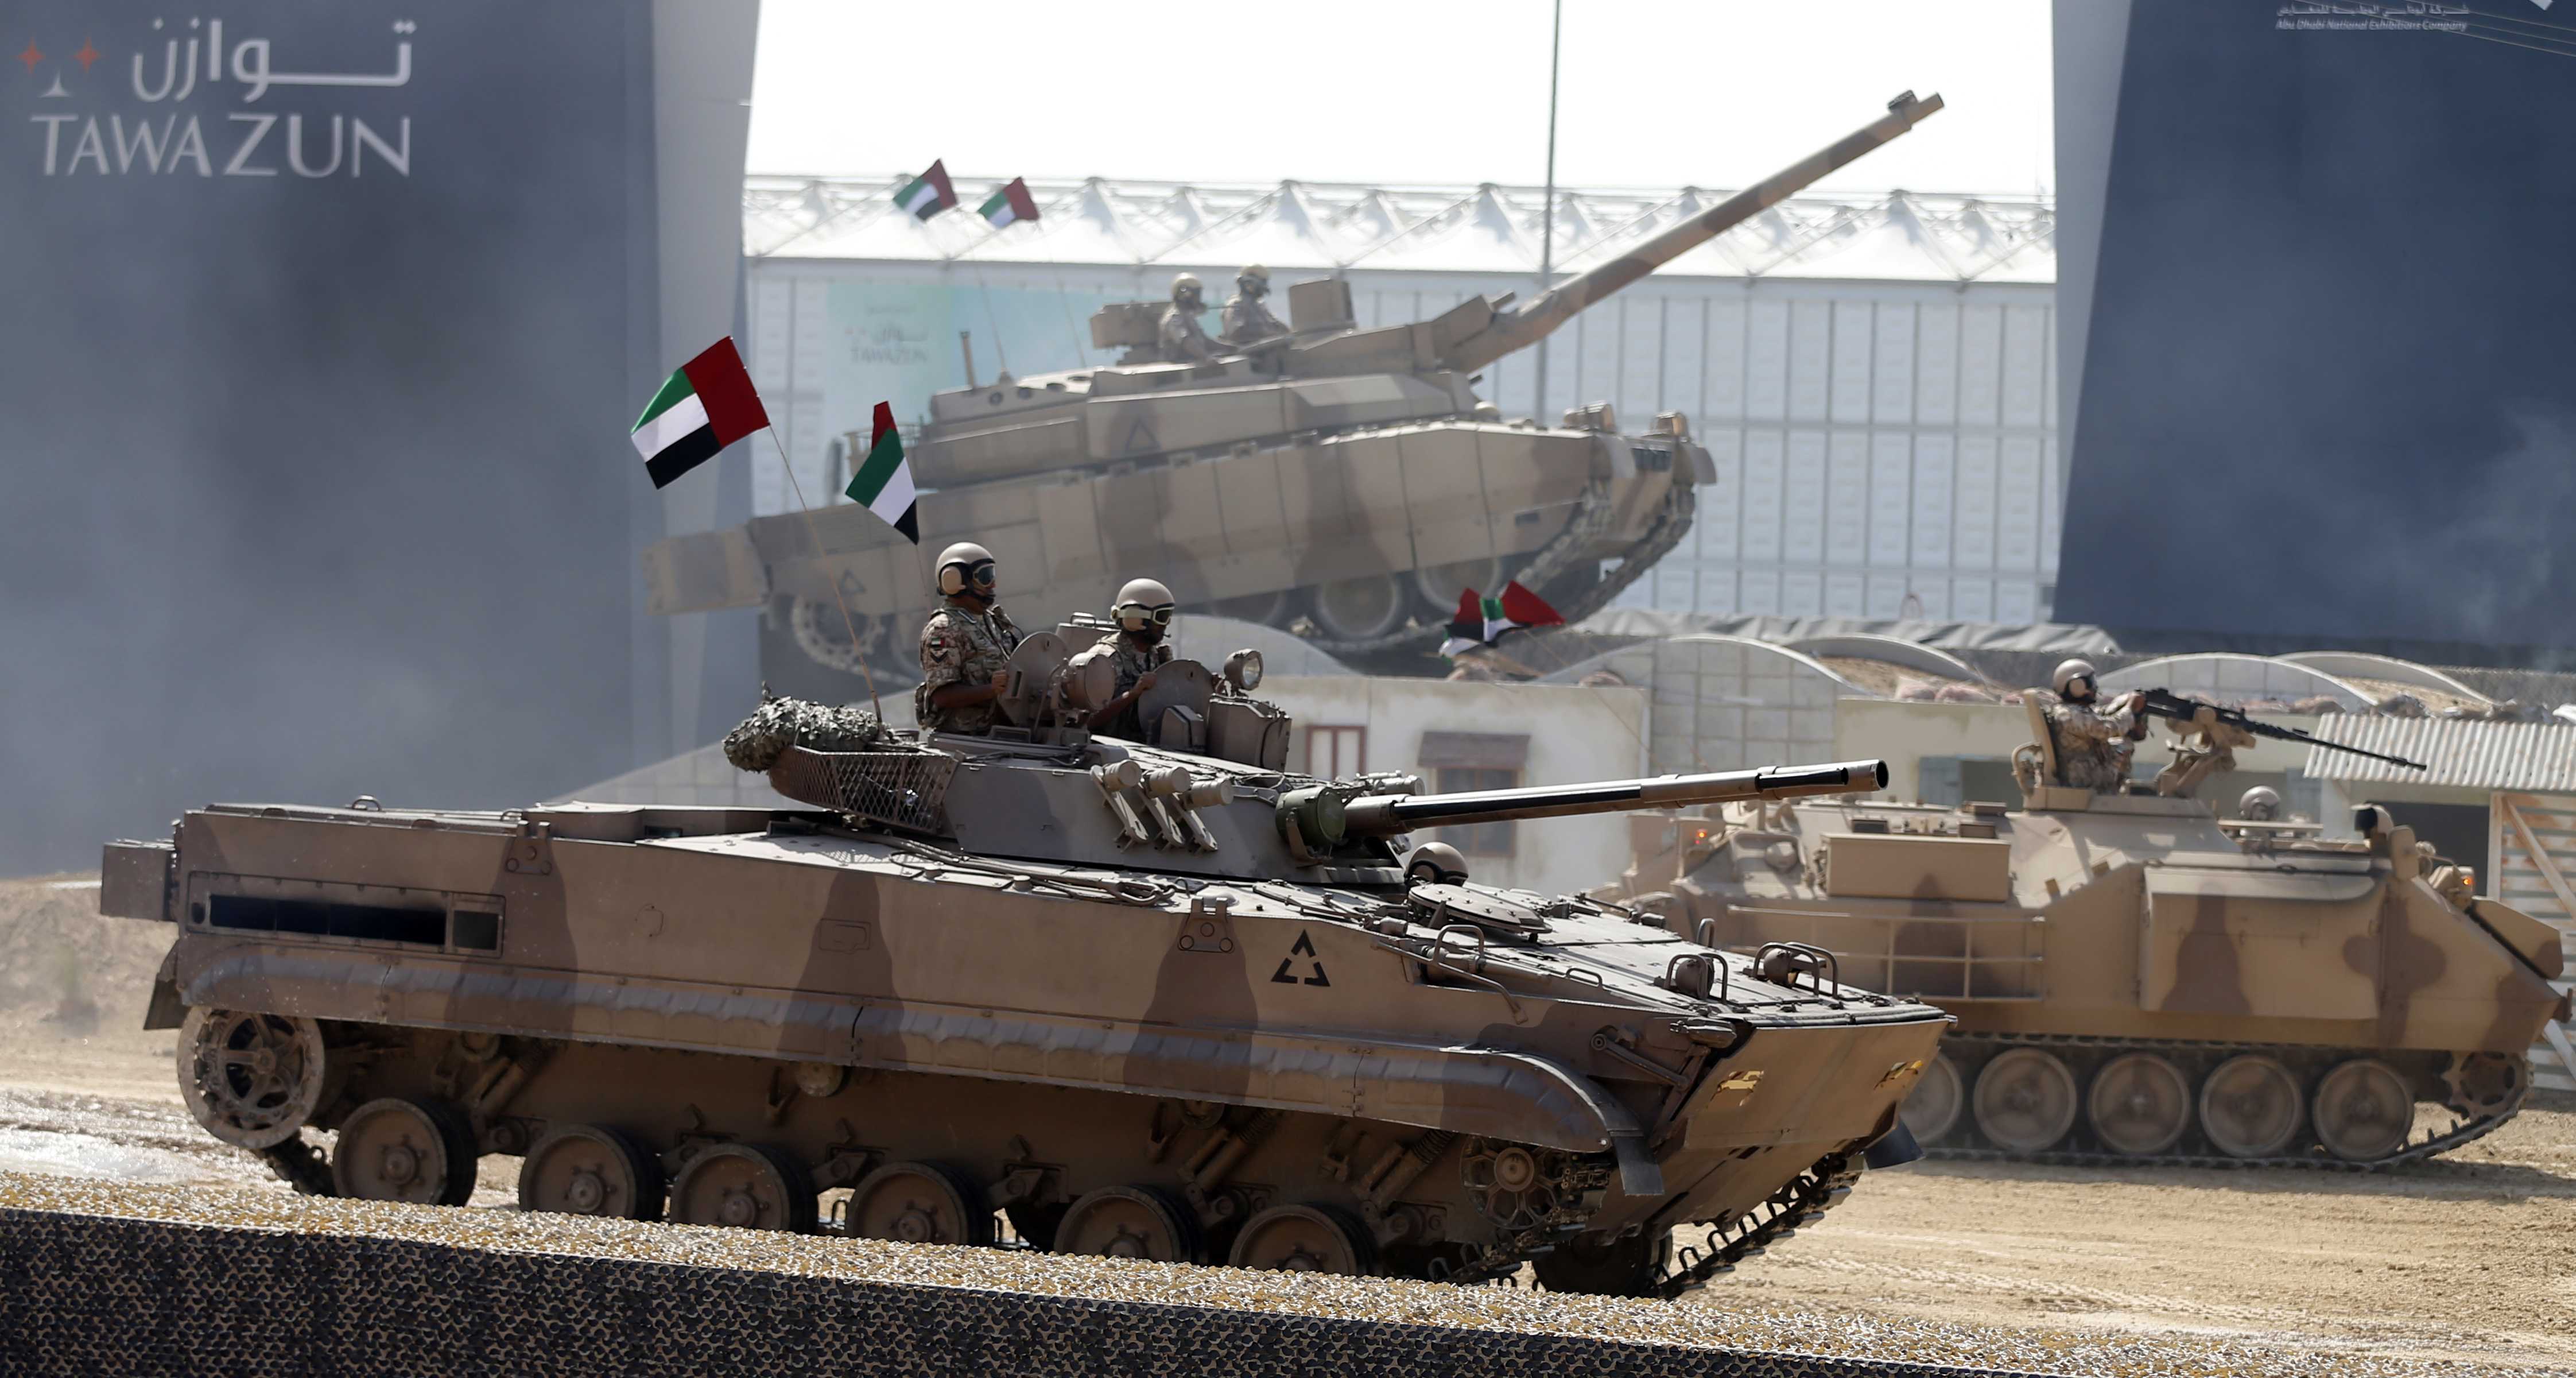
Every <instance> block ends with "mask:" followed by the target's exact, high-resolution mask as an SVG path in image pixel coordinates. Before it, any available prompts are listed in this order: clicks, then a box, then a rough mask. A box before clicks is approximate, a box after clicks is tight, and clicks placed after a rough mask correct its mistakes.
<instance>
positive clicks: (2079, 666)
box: [2048, 660, 2102, 699]
mask: <svg viewBox="0 0 2576 1378" xmlns="http://www.w3.org/2000/svg"><path fill="white" fill-rule="evenodd" d="M2079 679H2080V680H2083V681H2085V683H2086V685H2087V686H2088V688H2094V689H2098V688H2100V687H2101V683H2102V681H2101V680H2100V679H2099V678H2097V677H2096V676H2095V675H2094V673H2093V662H2092V661H2089V660H2061V661H2059V662H2058V663H2057V673H2055V674H2052V675H2050V676H2049V677H2048V687H2049V688H2051V689H2054V690H2056V691H2057V696H2058V697H2059V698H2061V699H2065V698H2073V697H2074V695H2073V694H2070V693H2068V692H2067V690H2068V688H2069V687H2070V686H2072V685H2073V684H2074V683H2075V681H2077V680H2079Z"/></svg>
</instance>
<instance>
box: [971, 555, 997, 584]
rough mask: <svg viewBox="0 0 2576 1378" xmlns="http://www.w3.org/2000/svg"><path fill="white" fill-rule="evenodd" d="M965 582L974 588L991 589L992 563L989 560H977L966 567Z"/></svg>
mask: <svg viewBox="0 0 2576 1378" xmlns="http://www.w3.org/2000/svg"><path fill="white" fill-rule="evenodd" d="M966 582H967V583H968V584H969V585H970V586H972V587H975V588H987V589H988V588H991V587H992V586H993V562H992V561H990V560H977V561H976V562H975V563H973V564H971V565H968V566H966Z"/></svg>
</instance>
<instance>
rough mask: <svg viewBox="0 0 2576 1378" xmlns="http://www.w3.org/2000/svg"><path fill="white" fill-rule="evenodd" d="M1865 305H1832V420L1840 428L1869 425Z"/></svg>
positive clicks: (1868, 312) (1867, 310)
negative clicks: (1843, 426) (1842, 426)
mask: <svg viewBox="0 0 2576 1378" xmlns="http://www.w3.org/2000/svg"><path fill="white" fill-rule="evenodd" d="M1875 314H1876V313H1875V312H1873V311H1872V310H1871V309H1870V304H1869V303H1868V302H1865V301H1838V302H1835V303H1834V346H1833V355H1834V381H1833V418H1834V420H1835V421H1836V422H1837V423H1839V424H1842V425H1846V426H1856V425H1865V424H1867V423H1868V421H1869V394H1870V381H1871V380H1870V343H1871V340H1870V335H1871V317H1872V316H1873V315H1875Z"/></svg>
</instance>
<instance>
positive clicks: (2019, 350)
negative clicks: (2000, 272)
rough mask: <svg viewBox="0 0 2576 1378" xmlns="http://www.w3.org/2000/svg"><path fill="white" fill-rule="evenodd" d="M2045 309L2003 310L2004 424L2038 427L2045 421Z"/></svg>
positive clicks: (2043, 307) (2025, 307)
mask: <svg viewBox="0 0 2576 1378" xmlns="http://www.w3.org/2000/svg"><path fill="white" fill-rule="evenodd" d="M2047 358H2048V308H2047V307H2045V306H2008V307H2005V308H2004V343H2003V412H2002V416H2003V424H2005V425H2007V426H2037V425H2039V424H2040V422H2041V421H2042V420H2044V419H2045V408H2046V405H2047V402H2046V398H2045V397H2044V395H2043V394H2044V392H2045V389H2046V387H2047V383H2048V369H2047V363H2046V361H2047Z"/></svg>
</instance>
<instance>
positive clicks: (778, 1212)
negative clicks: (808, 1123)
mask: <svg viewBox="0 0 2576 1378" xmlns="http://www.w3.org/2000/svg"><path fill="white" fill-rule="evenodd" d="M671 1219H672V1221H673V1222H674V1223H677V1224H682V1225H731V1226H735V1227H737V1228H740V1229H747V1230H786V1231H788V1232H790V1233H796V1234H801V1233H804V1232H806V1231H809V1230H811V1229H813V1228H814V1179H813V1178H812V1176H810V1175H809V1174H808V1173H807V1172H806V1171H805V1165H804V1164H802V1163H799V1162H797V1161H796V1160H795V1159H793V1158H790V1157H788V1156H787V1155H786V1154H784V1153H781V1152H779V1151H778V1150H777V1149H774V1148H771V1147H769V1146H768V1145H767V1144H717V1145H716V1146H714V1147H713V1148H709V1149H707V1150H705V1151H703V1152H701V1153H699V1154H698V1156H696V1157H694V1158H691V1159H690V1160H689V1165H688V1166H687V1167H684V1168H682V1169H680V1175H679V1177H678V1178H677V1179H675V1180H673V1182H672V1183H671Z"/></svg>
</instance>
